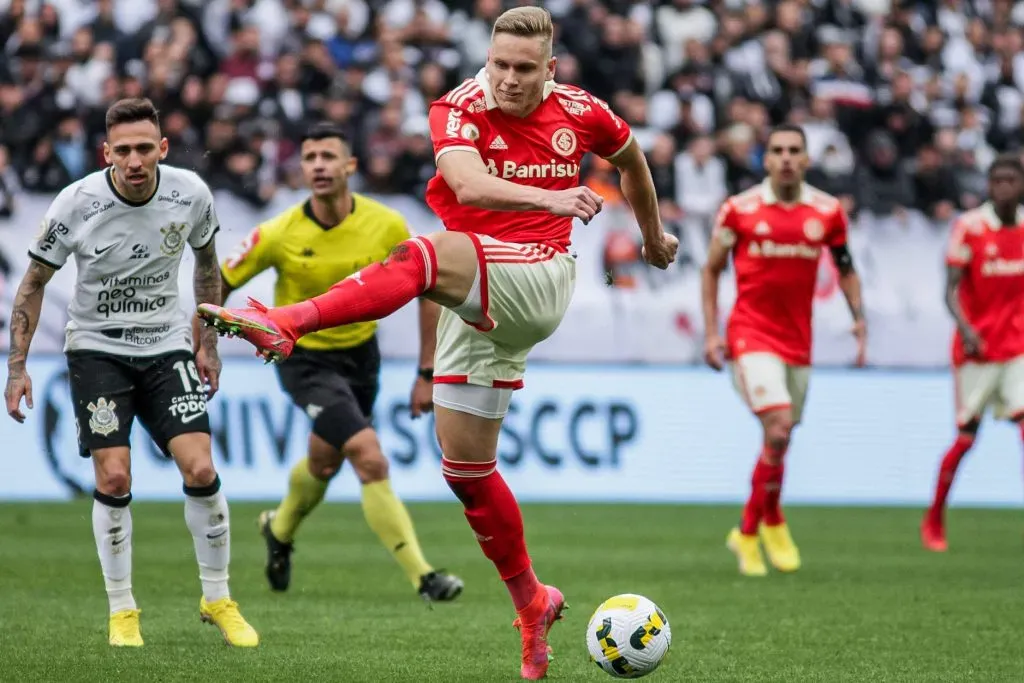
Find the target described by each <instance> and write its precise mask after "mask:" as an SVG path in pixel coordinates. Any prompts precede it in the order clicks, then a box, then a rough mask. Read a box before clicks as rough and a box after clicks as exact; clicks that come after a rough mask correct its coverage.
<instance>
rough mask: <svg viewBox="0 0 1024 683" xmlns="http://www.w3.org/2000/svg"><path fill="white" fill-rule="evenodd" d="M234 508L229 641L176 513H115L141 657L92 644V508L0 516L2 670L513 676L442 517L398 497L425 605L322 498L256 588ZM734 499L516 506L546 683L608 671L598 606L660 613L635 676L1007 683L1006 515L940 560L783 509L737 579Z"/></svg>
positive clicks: (889, 533)
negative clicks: (634, 600)
mask: <svg viewBox="0 0 1024 683" xmlns="http://www.w3.org/2000/svg"><path fill="white" fill-rule="evenodd" d="M262 507H264V506H261V505H254V504H234V505H232V506H231V518H232V527H233V529H232V564H231V588H232V595H233V597H235V599H237V600H238V601H239V604H240V605H241V609H242V613H243V614H244V615H245V616H246V617H247V618H248V619H249V620H250V622H251V623H252V624H253V625H254V626H255V627H256V629H257V630H258V631H259V633H260V636H261V639H262V642H261V645H260V647H259V648H258V649H257V650H255V651H251V650H250V651H245V650H232V649H231V648H228V647H226V646H224V645H223V644H222V641H221V639H220V635H219V633H218V632H217V631H216V629H214V628H212V627H209V626H206V625H203V624H201V623H200V622H199V617H198V603H199V595H200V588H199V579H198V573H197V572H198V570H197V568H196V565H195V559H194V554H193V549H192V541H191V538H190V536H189V534H188V531H187V530H186V528H185V523H184V519H183V513H182V506H181V505H180V504H151V503H133V504H132V510H133V515H132V516H133V523H134V549H133V561H134V578H133V584H134V590H135V596H136V599H137V601H138V603H139V607H140V608H141V609H142V633H143V638H144V639H145V641H146V645H145V647H143V648H142V649H141V650H137V651H136V650H125V651H121V650H118V651H112V649H111V648H109V647H108V646H107V645H106V625H107V622H106V614H107V603H106V596H105V594H104V591H103V581H102V577H101V575H100V570H99V561H98V559H97V558H96V551H95V546H94V544H93V540H92V535H91V522H90V509H91V502H90V501H79V502H74V503H68V504H2V505H0V528H2V529H4V532H3V543H2V547H3V559H2V561H0V596H2V597H0V670H2V671H3V675H2V676H0V679H3V680H11V681H61V682H62V683H65V682H70V681H75V682H78V681H102V682H104V683H109V682H110V681H120V680H126V681H127V680H159V681H204V682H210V681H214V682H218V683H220V682H233V681H240V682H245V683H254V682H256V681H274V682H280V681H282V680H287V679H291V678H292V677H295V678H296V679H297V680H302V679H304V680H313V681H328V680H330V681H376V680H383V681H396V682H397V681H402V682H404V681H409V682H410V683H434V682H437V683H454V682H461V681H466V682H489V681H514V680H518V655H519V643H518V637H517V634H516V632H515V631H514V630H513V629H512V628H511V621H512V618H513V616H514V614H513V612H512V608H511V605H510V602H509V599H508V596H507V593H506V592H505V590H504V588H503V586H502V585H501V583H500V582H499V581H498V578H497V575H496V573H495V571H494V569H493V567H492V566H491V565H490V563H489V562H487V560H486V559H485V558H484V557H483V556H482V554H481V553H480V551H479V548H478V547H477V545H476V542H475V541H474V540H473V536H472V533H471V532H470V530H469V528H468V526H467V525H466V523H465V520H464V519H463V517H462V514H461V510H460V509H459V508H458V507H457V506H455V505H447V504H434V505H427V504H412V505H410V506H409V507H410V511H411V513H412V516H413V519H414V521H415V523H416V526H417V529H418V531H419V534H420V539H421V542H422V545H423V548H424V550H425V552H426V554H427V557H428V559H429V560H430V561H431V562H433V563H435V565H437V566H440V567H445V568H448V569H450V570H452V571H455V572H456V573H458V574H460V575H461V576H462V577H463V578H464V579H465V580H466V591H465V593H464V594H463V595H462V597H460V598H459V600H458V601H457V602H455V603H452V604H440V605H437V606H436V607H435V609H434V610H433V611H431V610H428V609H427V608H426V607H425V606H424V605H423V603H422V602H421V601H420V600H419V598H418V597H417V596H416V595H415V593H414V591H413V590H412V588H411V586H410V585H409V584H408V583H407V582H406V580H405V578H404V576H403V575H402V574H401V572H400V571H399V570H398V568H397V566H395V565H394V564H393V562H392V560H391V559H390V557H389V556H388V555H387V553H386V552H385V551H384V549H383V548H382V547H381V546H380V545H379V544H378V542H377V540H376V538H375V537H374V536H373V535H372V533H371V532H370V531H369V530H368V529H367V528H366V525H365V523H364V522H363V518H362V512H361V510H360V508H359V507H358V506H357V505H343V504H327V505H324V506H322V507H321V508H320V509H319V510H318V511H317V512H316V513H315V514H314V515H313V516H312V517H310V519H309V520H308V521H307V523H306V525H305V526H304V527H303V528H302V530H301V531H300V534H299V536H298V538H297V543H296V547H297V552H296V553H295V555H294V574H293V582H292V588H291V589H290V590H289V591H288V592H287V593H284V594H277V593H271V592H270V590H269V589H268V588H267V586H266V583H265V580H264V578H263V560H264V549H263V544H262V541H261V539H260V538H259V537H258V535H257V532H256V525H255V518H256V516H257V514H258V512H259V510H260V509H261V508H262ZM738 514H739V512H738V508H736V507H728V508H723V507H711V506H630V505H566V506H553V505H527V506H524V516H525V519H526V525H527V539H528V542H529V544H530V548H531V553H532V555H533V558H534V562H535V565H536V567H537V571H538V574H539V576H540V577H541V580H543V581H546V582H549V583H553V584H554V585H557V586H559V587H560V588H561V589H562V590H563V591H564V592H565V593H566V595H567V598H568V601H569V604H570V606H571V609H570V610H569V612H568V613H567V616H566V620H565V621H564V622H562V623H560V624H558V625H557V626H556V627H555V629H554V630H553V631H552V637H551V644H552V646H553V647H554V648H555V656H556V658H555V660H554V662H553V663H552V666H551V669H550V671H549V678H550V679H551V680H563V681H603V680H611V679H610V678H609V677H608V676H607V675H605V674H603V673H601V672H600V671H599V670H598V669H597V667H596V666H594V664H592V663H591V662H590V661H589V660H588V658H587V653H586V648H585V645H584V630H585V625H586V621H587V619H588V618H589V616H590V614H591V612H592V611H593V609H594V608H595V607H596V606H597V605H598V604H599V603H600V602H601V601H602V600H603V599H605V598H607V597H609V596H611V595H614V594H616V593H623V592H636V593H641V594H644V595H647V596H648V597H650V598H651V599H653V600H654V601H655V602H657V603H658V604H659V606H661V607H662V609H663V610H664V611H665V613H666V615H667V617H668V619H669V622H670V624H671V626H672V631H673V637H674V643H673V647H672V651H671V652H670V654H669V657H668V659H667V660H666V662H665V663H664V664H663V665H662V668H661V669H659V670H658V671H657V672H656V673H655V674H653V675H652V676H651V677H650V678H649V679H648V680H652V681H659V680H660V681H715V682H716V683H717V682H730V681H735V682H737V683H740V682H747V681H750V682H754V681H757V682H758V683H761V682H765V681H780V682H781V681H785V682H787V683H790V682H796V681H800V682H802V681H815V682H816V681H822V682H826V681H827V682H828V683H834V682H837V681H850V682H851V683H852V682H854V681H856V682H857V683H865V682H868V681H885V682H886V683H889V682H900V681H908V682H909V681H915V682H916V681H921V682H924V681H985V682H986V683H995V682H997V681H1020V680H1021V676H1022V674H1021V671H1024V646H1022V645H1021V644H1020V636H1019V634H1020V633H1021V632H1022V631H1024V592H1022V591H1021V590H1020V585H1021V584H1020V582H1021V574H1022V571H1021V565H1022V562H1021V559H1022V558H1021V555H1022V548H1021V535H1020V533H1021V528H1020V514H1019V512H1015V511H999V510H959V509H954V510H953V511H952V512H951V515H950V544H951V548H952V549H951V551H950V552H949V553H948V554H946V555H934V554H930V553H926V552H925V551H923V550H921V549H920V547H919V545H918V541H917V524H918V521H919V513H918V511H915V510H906V509H900V510H894V509H877V508H874V509H873V508H851V509H834V508H832V509H829V508H795V509H793V510H791V511H790V513H789V518H790V519H789V521H790V525H791V528H792V530H793V534H794V537H795V539H796V541H797V543H798V544H799V545H800V547H801V551H802V554H803V559H804V568H803V569H802V570H801V571H800V572H799V573H798V574H796V575H792V576H787V575H781V574H778V573H774V572H773V573H772V574H771V575H769V576H768V577H767V578H765V579H742V578H741V577H739V576H738V575H737V574H736V568H735V563H734V561H733V558H732V556H731V554H729V553H728V552H727V551H726V550H725V548H724V540H725V535H726V532H727V531H728V529H729V528H730V527H731V526H732V525H733V524H734V523H735V520H736V518H737V515H738Z"/></svg>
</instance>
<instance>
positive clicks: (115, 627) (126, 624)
mask: <svg viewBox="0 0 1024 683" xmlns="http://www.w3.org/2000/svg"><path fill="white" fill-rule="evenodd" d="M141 612H142V610H138V609H123V610H120V611H118V612H114V613H113V614H111V615H110V629H109V630H108V635H107V642H109V643H110V645H111V646H113V647H142V633H141V632H140V631H139V614H140V613H141Z"/></svg>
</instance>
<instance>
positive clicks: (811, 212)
mask: <svg viewBox="0 0 1024 683" xmlns="http://www.w3.org/2000/svg"><path fill="white" fill-rule="evenodd" d="M847 224H848V221H847V218H846V212H845V211H843V207H842V206H841V205H840V203H839V200H838V199H836V198H835V197H833V196H831V195H828V194H825V193H824V192H822V191H821V190H818V189H816V188H814V187H811V186H810V185H806V184H805V185H803V186H802V187H801V189H800V199H799V201H798V202H797V203H796V204H794V205H792V206H786V205H784V204H781V203H779V201H778V200H777V199H776V197H775V193H774V192H773V191H772V189H771V185H769V183H768V181H767V180H765V181H764V182H763V183H761V184H760V185H758V186H756V187H752V188H751V189H749V190H747V191H746V192H743V193H741V194H738V195H735V196H732V197H730V198H729V199H727V200H726V201H725V204H723V205H722V208H721V210H719V212H718V218H717V220H716V223H715V228H714V235H713V239H718V240H720V241H721V242H722V244H724V245H725V246H727V247H730V248H731V250H732V258H733V265H734V267H735V268H736V303H735V304H734V305H733V309H732V313H731V314H730V316H729V322H728V324H727V326H726V344H727V346H728V350H729V356H730V357H731V358H738V357H739V356H741V355H743V354H744V353H750V352H752V351H767V352H770V353H774V354H776V355H777V356H779V357H780V358H782V360H783V361H785V362H786V363H789V364H792V365H810V362H811V314H812V310H813V305H814V288H815V284H816V282H817V279H818V264H819V262H820V261H821V258H822V252H823V248H824V247H839V246H843V245H845V244H846V232H847Z"/></svg>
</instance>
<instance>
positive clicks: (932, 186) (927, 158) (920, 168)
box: [914, 145, 957, 221]
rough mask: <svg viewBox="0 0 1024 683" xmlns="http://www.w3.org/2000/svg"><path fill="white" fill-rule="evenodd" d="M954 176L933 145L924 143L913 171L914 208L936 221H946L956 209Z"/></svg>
mask: <svg viewBox="0 0 1024 683" xmlns="http://www.w3.org/2000/svg"><path fill="white" fill-rule="evenodd" d="M956 189H957V188H956V178H955V177H954V176H953V173H952V171H950V169H949V168H947V167H946V166H944V165H943V163H942V155H941V154H940V153H939V151H938V150H937V149H935V147H933V146H931V145H925V146H923V147H921V149H920V150H919V151H918V155H917V168H916V170H915V171H914V194H915V195H916V200H917V201H916V202H915V208H917V210H918V211H921V212H922V213H924V214H925V215H927V216H929V217H931V218H934V219H935V220H938V221H948V220H949V219H950V218H952V217H953V212H954V211H955V210H956V204H957V196H956V195H957V192H956Z"/></svg>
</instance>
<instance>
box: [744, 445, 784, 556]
mask: <svg viewBox="0 0 1024 683" xmlns="http://www.w3.org/2000/svg"><path fill="white" fill-rule="evenodd" d="M767 457H769V456H768V450H767V447H766V448H765V450H764V451H762V453H761V457H760V458H758V459H757V465H755V466H754V475H753V477H751V480H750V498H748V499H747V504H746V505H745V506H744V507H743V517H742V518H741V520H740V533H742V534H745V535H747V536H752V535H754V534H756V533H757V527H758V525H760V523H761V522H762V521H764V523H765V524H768V525H774V524H781V523H782V510H781V509H780V507H779V499H780V497H781V495H782V472H783V466H782V454H774V457H773V459H774V460H776V461H777V462H778V463H779V464H778V465H770V464H768V463H767V462H766V458H767Z"/></svg>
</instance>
